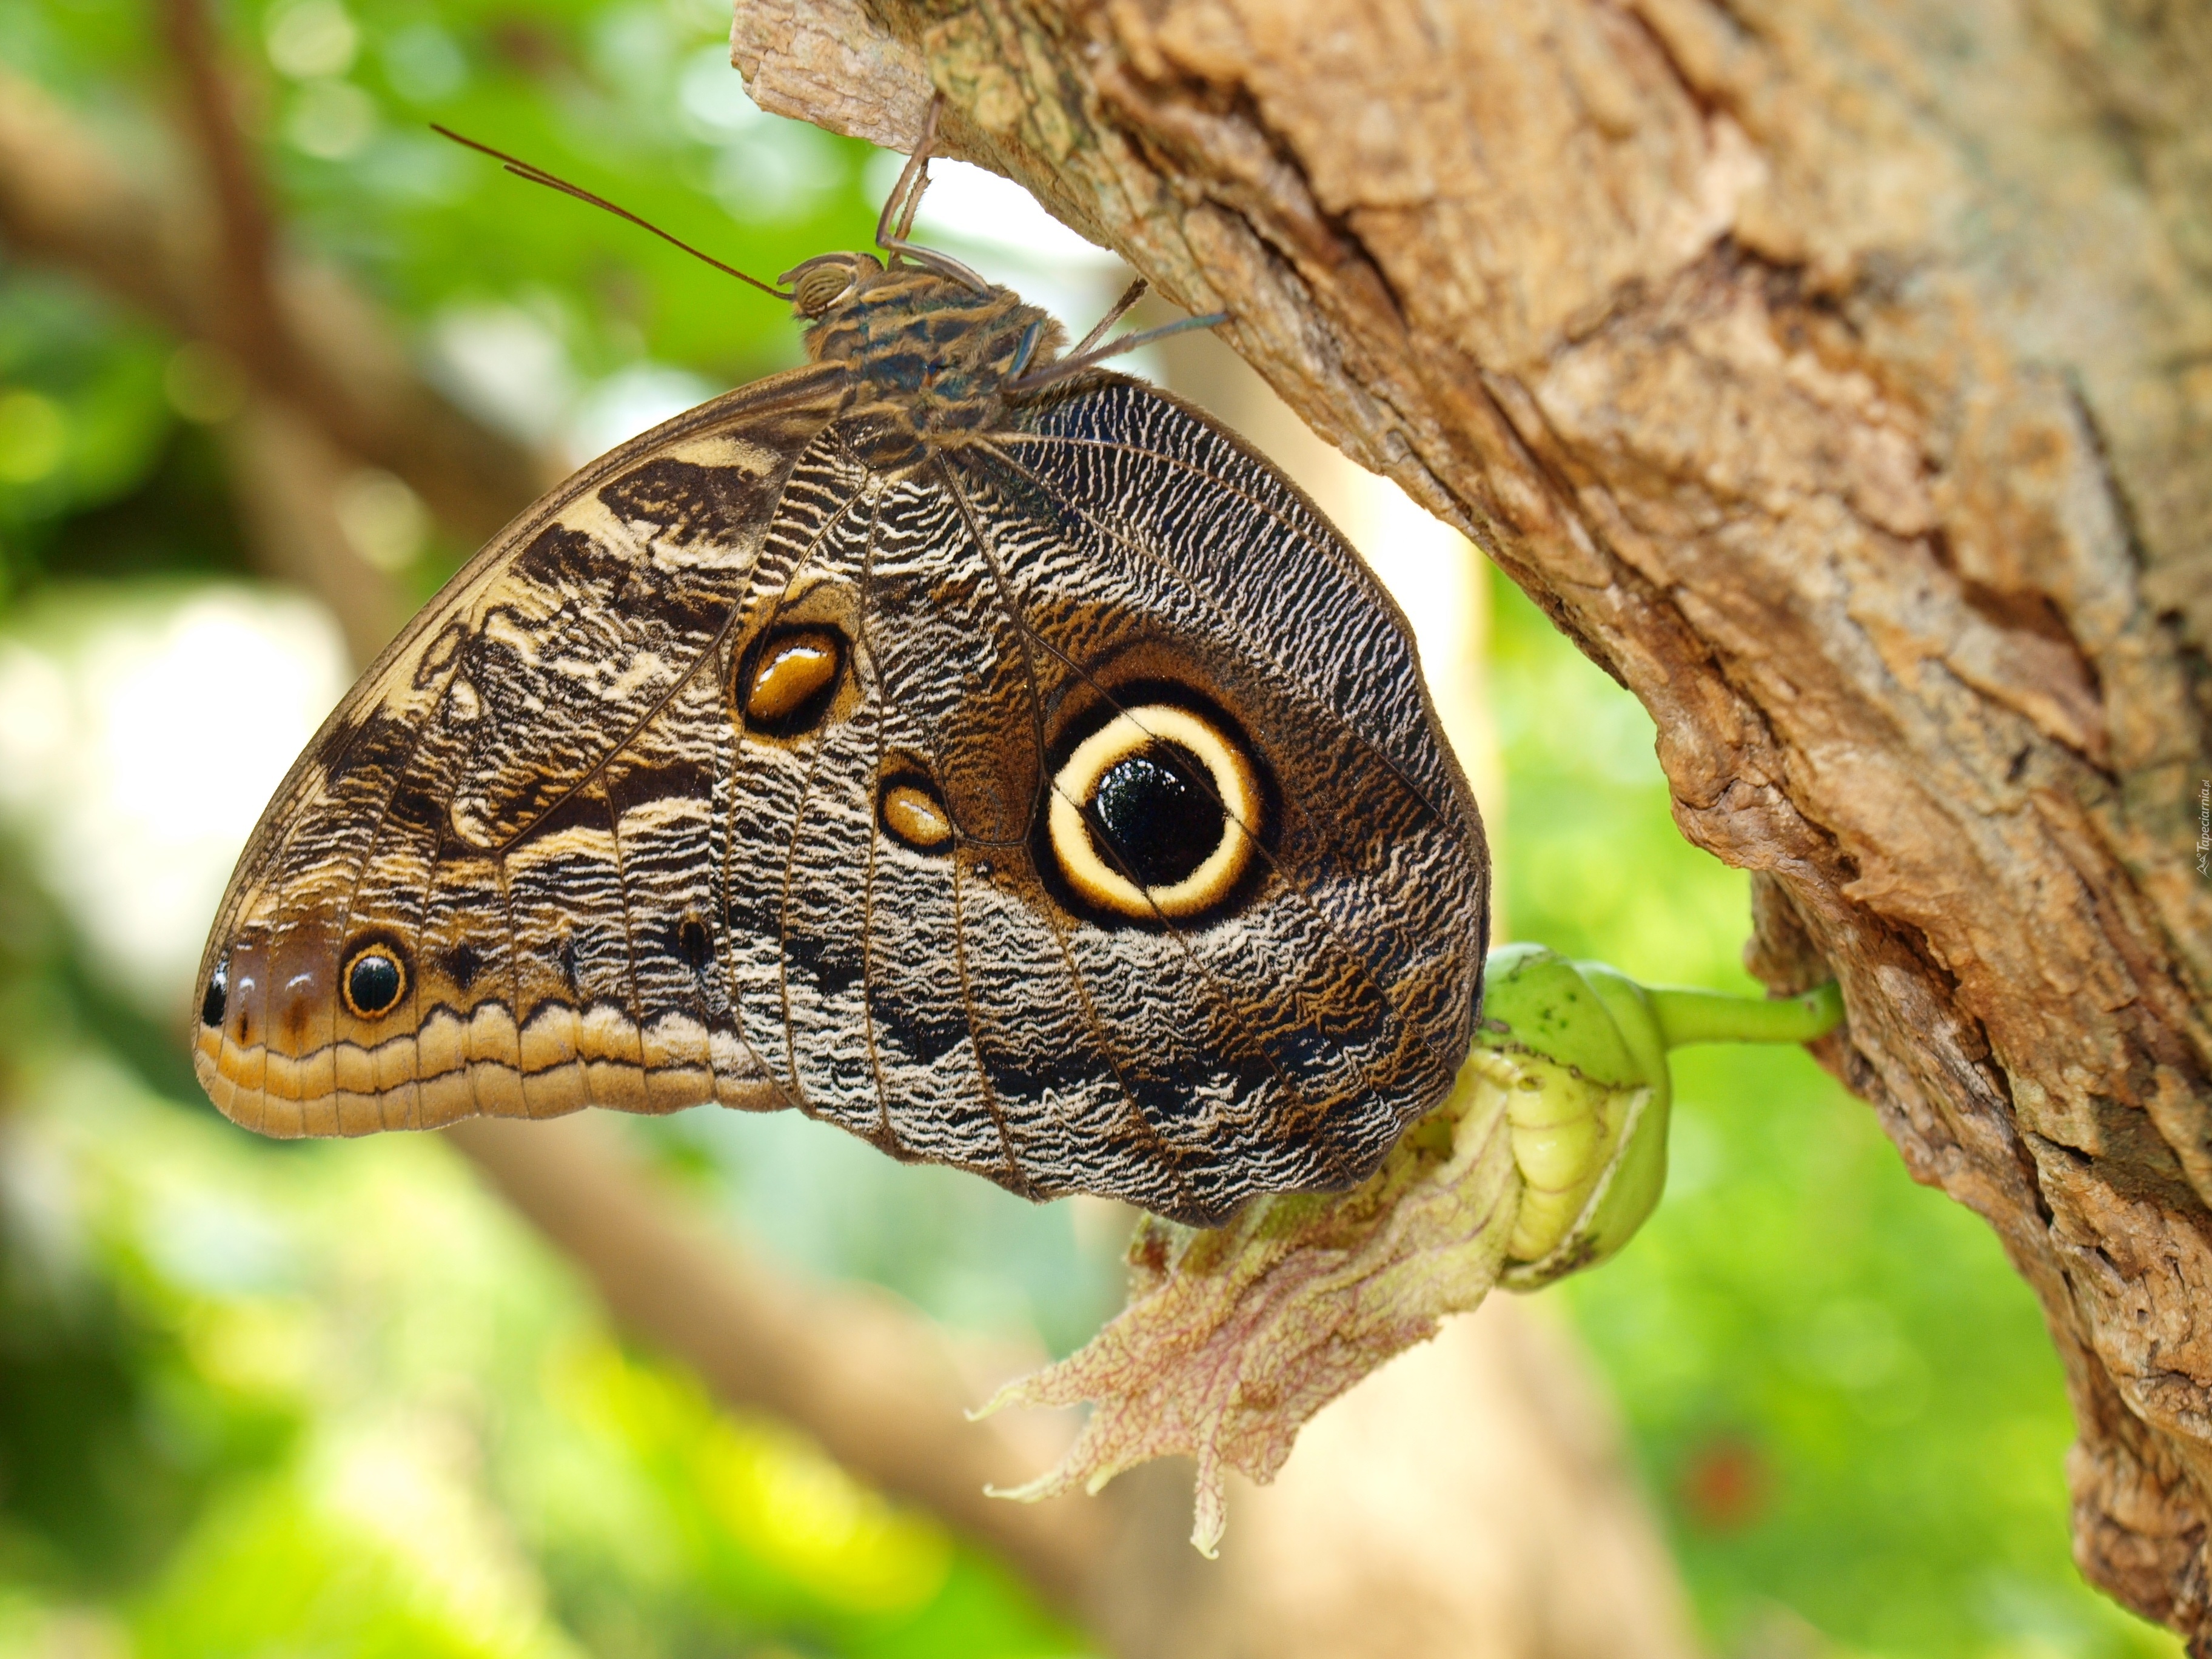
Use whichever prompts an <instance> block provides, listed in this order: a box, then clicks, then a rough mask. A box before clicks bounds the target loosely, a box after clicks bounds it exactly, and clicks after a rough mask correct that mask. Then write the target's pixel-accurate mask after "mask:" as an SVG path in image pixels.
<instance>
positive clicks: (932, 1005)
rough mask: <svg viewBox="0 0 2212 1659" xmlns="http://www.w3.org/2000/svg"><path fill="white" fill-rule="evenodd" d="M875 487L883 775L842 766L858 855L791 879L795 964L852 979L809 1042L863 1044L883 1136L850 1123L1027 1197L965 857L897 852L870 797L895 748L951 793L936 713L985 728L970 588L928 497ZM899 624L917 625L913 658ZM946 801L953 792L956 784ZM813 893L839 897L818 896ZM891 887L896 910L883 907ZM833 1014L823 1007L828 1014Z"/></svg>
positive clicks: (866, 567) (875, 701) (875, 693)
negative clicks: (800, 894)
mask: <svg viewBox="0 0 2212 1659" xmlns="http://www.w3.org/2000/svg"><path fill="white" fill-rule="evenodd" d="M854 465H855V471H858V470H859V469H858V464H857V463H855V464H854ZM875 488H876V490H877V493H878V500H879V510H878V516H877V519H876V520H875V522H874V524H873V526H872V535H871V538H870V540H869V543H868V544H867V546H866V549H865V550H864V552H863V557H862V562H861V569H860V575H861V586H862V592H861V596H860V598H861V603H860V624H859V631H860V632H861V634H862V635H863V654H864V656H865V659H866V664H867V671H868V675H869V678H870V681H871V682H872V684H871V686H870V698H869V701H870V714H871V718H872V722H873V724H872V727H871V729H870V731H869V732H867V733H866V734H865V736H863V737H861V738H858V739H857V740H858V741H863V742H866V744H868V745H869V746H871V747H872V749H873V750H875V752H876V754H877V756H878V769H877V770H875V771H871V770H870V769H868V768H867V767H866V765H865V764H862V763H860V756H858V755H857V754H856V755H854V757H851V758H852V762H853V763H851V764H848V766H847V767H846V768H845V769H844V781H845V784H846V793H847V799H845V801H844V802H843V803H842V808H843V810H842V818H841V822H842V827H843V829H844V832H845V833H846V835H847V836H848V838H849V839H850V840H851V841H852V842H854V845H852V846H851V847H850V848H843V847H842V845H841V844H840V843H838V842H835V841H831V840H827V839H823V840H817V841H816V842H810V843H809V844H807V845H805V846H804V847H800V846H796V845H795V846H794V847H793V849H792V857H793V870H794V873H795V874H796V872H798V871H799V869H800V868H801V867H802V866H804V867H805V871H806V872H807V875H808V877H809V884H808V886H807V888H806V890H805V891H806V894H807V902H806V903H805V905H803V906H802V907H800V908H799V912H798V914H799V916H800V917H802V918H803V919H804V920H805V921H806V922H807V923H808V924H809V925H810V926H811V928H812V932H811V933H810V932H809V931H808V929H807V928H805V927H798V926H795V925H794V924H793V910H792V909H791V908H787V910H786V927H787V933H786V941H787V958H788V957H790V956H792V955H793V954H798V953H799V951H798V949H797V948H795V947H803V950H804V954H805V957H807V958H808V959H809V961H810V962H811V963H812V964H813V965H814V966H815V969H816V971H817V973H818V972H820V971H821V970H822V969H823V966H824V965H826V964H834V965H836V967H837V969H838V971H839V974H840V976H841V978H842V983H840V984H838V985H837V986H836V994H837V996H838V997H839V998H841V999H842V1000H844V1001H846V1002H850V1003H852V1004H853V1005H854V1006H853V1008H852V1010H851V1014H850V1015H848V1017H847V1018H844V1019H842V1020H840V1019H837V1018H817V1019H815V1020H814V1021H812V1022H811V1031H809V1030H800V1031H799V1034H800V1035H808V1034H811V1035H816V1036H821V1037H823V1038H826V1039H827V1040H828V1041H829V1042H831V1043H832V1044H833V1045H834V1043H835V1042H836V1041H837V1040H838V1039H839V1038H841V1037H842V1036H843V1034H844V1031H846V1030H850V1031H852V1032H854V1033H856V1034H857V1035H858V1036H860V1041H861V1042H862V1045H863V1047H864V1049H865V1052H866V1060H867V1071H868V1073H869V1076H870V1078H871V1079H872V1082H873V1084H874V1087H875V1093H876V1105H877V1114H876V1118H877V1123H876V1133H875V1134H873V1135H871V1134H870V1131H869V1130H868V1129H866V1128H863V1127H860V1126H859V1125H858V1124H857V1123H848V1125H847V1126H846V1127H850V1128H853V1129H854V1131H855V1132H856V1133H861V1134H864V1135H870V1138H872V1139H878V1145H882V1146H884V1149H885V1150H886V1151H889V1152H893V1153H894V1154H896V1155H897V1156H901V1157H907V1158H914V1157H921V1158H931V1159H936V1160H940V1161H944V1162H947V1163H951V1164H957V1165H961V1166H963V1167H966V1168H969V1169H973V1170H979V1171H981V1172H983V1173H986V1174H993V1175H994V1176H996V1177H997V1178H999V1179H1000V1180H1001V1181H1002V1182H1007V1183H1008V1184H1012V1185H1016V1186H1019V1185H1020V1184H1022V1183H1023V1182H1024V1174H1023V1171H1024V1160H1023V1159H1022V1158H1020V1157H1018V1154H1017V1152H1016V1149H1015V1146H1014V1144H1013V1141H1012V1138H1011V1136H1010V1133H1009V1128H1008V1125H1007V1123H1006V1116H1005V1113H1004V1111H1003V1110H1002V1109H1001V1106H1000V1102H999V1100H998V1099H997V1097H996V1093H995V1091H994V1089H993V1087H992V1085H991V1081H990V1079H989V1077H988V1075H987V1072H986V1071H985V1069H984V1066H983V1062H982V1055H981V1048H980V1043H979V1034H978V1032H977V1030H976V1028H975V997H974V994H973V991H972V985H971V981H972V963H970V962H969V959H968V957H967V955H966V952H965V950H964V939H963V927H962V925H961V922H960V920H959V918H960V915H961V913H962V908H963V902H964V900H963V887H964V885H965V884H964V881H963V871H962V869H961V864H962V860H963V849H962V848H960V847H959V846H957V845H956V847H955V848H952V849H951V850H950V851H948V852H946V853H945V854H921V853H917V852H915V851H914V850H912V849H909V848H902V847H899V846H897V845H896V844H894V843H888V842H887V841H886V838H885V837H884V835H883V833H882V831H881V829H880V827H879V825H878V822H877V817H876V806H875V800H874V790H875V787H876V785H877V782H878V774H879V771H880V765H881V757H883V756H884V755H886V754H888V753H890V752H891V751H892V750H898V751H900V752H904V753H910V754H913V755H914V756H915V757H917V759H918V760H920V761H921V763H922V764H923V765H924V767H925V769H927V771H928V772H929V773H930V775H932V776H933V778H934V779H937V780H939V782H940V787H944V785H943V781H944V780H945V779H947V778H948V777H951V776H952V775H955V771H956V766H957V763H956V762H954V761H952V760H950V759H948V758H947V756H946V752H945V748H944V746H943V744H942V743H941V742H940V741H939V738H941V737H942V735H943V728H942V726H941V725H940V724H939V723H936V722H934V721H933V720H932V718H931V716H932V714H933V713H935V712H937V711H939V710H942V709H944V708H955V709H959V710H969V709H972V710H973V711H974V712H975V715H976V718H977V721H978V723H981V722H982V721H983V720H985V719H986V718H987V710H988V708H989V707H990V706H991V703H992V697H991V696H990V695H989V688H988V686H987V684H983V683H981V682H979V683H977V684H976V685H975V689H974V690H973V691H972V692H971V690H970V686H969V680H970V678H971V676H970V675H969V673H967V672H964V671H963V664H971V665H972V664H973V663H974V662H975V660H976V659H978V658H979V657H981V655H983V653H982V652H981V648H980V647H979V646H978V647H975V648H971V649H969V650H965V651H963V649H962V648H961V646H962V643H963V641H962V637H961V636H962V635H963V632H965V631H967V630H964V629H963V628H962V626H961V619H962V617H963V616H965V615H966V614H967V612H966V611H963V606H962V602H961V599H960V591H959V590H960V581H961V574H962V562H961V561H960V560H959V558H958V557H957V550H954V549H953V548H951V547H950V546H948V545H947V544H946V538H945V536H944V535H943V534H942V532H941V531H940V530H939V528H938V527H936V526H934V525H933V524H932V523H931V522H930V520H929V519H928V516H927V501H926V500H925V499H924V498H923V495H921V492H919V491H918V490H917V489H916V488H915V485H914V484H913V483H911V482H907V483H896V484H893V483H884V482H883V481H881V480H878V482H877V484H876V486H875ZM902 509H903V510H904V511H903V513H902ZM917 514H919V516H920V521H919V522H916V515H917ZM917 596H920V597H921V600H922V603H921V605H920V606H919V607H917V606H916V605H914V604H912V603H908V604H906V605H904V606H903V607H902V604H901V599H902V597H904V598H905V599H908V600H912V599H915V597H917ZM902 620H903V621H904V622H905V623H906V624H907V626H906V628H905V629H903V635H904V640H905V642H906V644H907V646H908V649H907V651H906V652H905V653H903V654H902V649H901V636H902V628H901V623H902ZM917 642H918V648H916V645H917ZM915 656H919V657H920V658H921V659H923V662H924V671H923V673H921V674H920V675H915V676H912V677H908V676H906V675H904V674H902V670H904V669H905V668H906V667H907V666H908V659H910V658H912V657H915ZM908 682H910V683H908ZM837 740H839V739H838V738H835V737H833V738H832V739H831V741H837ZM945 793H947V795H948V797H949V796H950V795H951V791H950V789H947V790H946V792H945ZM978 810H981V805H979V807H978ZM956 818H957V809H956ZM861 843H865V851H864V848H863V846H862V845H861ZM848 858H849V859H850V860H863V859H864V860H865V864H866V881H865V884H864V887H863V890H862V893H861V895H860V897H861V904H860V914H859V915H858V916H857V917H855V918H853V920H854V921H856V922H857V926H853V927H847V928H844V929H842V930H841V929H838V928H836V927H835V926H834V921H835V920H836V918H838V917H839V916H840V915H842V906H841V905H840V904H839V903H838V902H836V897H835V896H834V895H835V894H836V890H837V889H838V887H839V885H840V884H841V883H842V882H847V881H849V872H848ZM817 889H818V890H822V891H824V892H827V893H829V894H830V895H832V896H831V897H829V898H828V899H827V900H823V899H821V898H817V897H815V896H813V895H814V893H815V891H816V890H817ZM797 890H798V889H797V885H796V883H795V884H794V891H795V892H796V891H797ZM887 892H890V893H892V894H894V895H895V896H896V902H890V900H887V899H886V897H885V894H886V893H887ZM881 921H888V925H889V926H890V927H891V928H892V929H893V930H894V931H895V932H896V935H897V937H896V940H895V941H894V948H892V949H891V950H889V951H878V949H877V945H878V925H879V922H881ZM817 934H818V935H819V937H818V938H817V937H816V935H817ZM848 943H849V945H853V946H856V947H857V950H856V951H854V953H853V955H854V957H856V959H854V960H840V958H842V957H843V956H844V952H845V949H846V947H847V945H848ZM945 969H949V970H950V972H951V977H952V979H953V980H954V981H956V982H957V987H958V989H957V994H948V987H947V984H946V982H945V973H944V971H943V970H945ZM822 1007H823V1009H824V1010H826V1009H827V1008H828V1007H829V1001H828V1000H825V1002H824V1003H823V1005H822ZM852 1015H857V1016H858V1018H853V1017H851V1016H852ZM793 1025H794V1028H807V1027H809V1026H810V1022H809V1021H807V1020H805V1019H803V1018H800V1017H799V1012H798V1011H796V1010H795V1011H794V1017H793ZM841 1028H842V1029H841ZM878 1137H880V1138H878Z"/></svg>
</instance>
